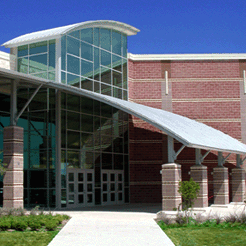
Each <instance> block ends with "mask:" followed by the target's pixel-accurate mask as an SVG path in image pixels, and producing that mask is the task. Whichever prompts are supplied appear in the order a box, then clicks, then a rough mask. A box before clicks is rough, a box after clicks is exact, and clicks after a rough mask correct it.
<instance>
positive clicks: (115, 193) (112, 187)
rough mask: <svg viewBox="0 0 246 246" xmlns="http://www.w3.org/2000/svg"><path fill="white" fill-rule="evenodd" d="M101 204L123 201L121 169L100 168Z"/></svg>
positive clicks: (120, 202)
mask: <svg viewBox="0 0 246 246" xmlns="http://www.w3.org/2000/svg"><path fill="white" fill-rule="evenodd" d="M101 180H102V205H111V204H122V203H124V199H123V197H124V188H123V184H124V175H123V171H118V170H102V179H101Z"/></svg>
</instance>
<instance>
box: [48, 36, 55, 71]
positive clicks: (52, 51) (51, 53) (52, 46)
mask: <svg viewBox="0 0 246 246" xmlns="http://www.w3.org/2000/svg"><path fill="white" fill-rule="evenodd" d="M55 57H56V42H55V40H50V41H49V70H54V69H55Z"/></svg>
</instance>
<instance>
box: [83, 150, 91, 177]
mask: <svg viewBox="0 0 246 246" xmlns="http://www.w3.org/2000/svg"><path fill="white" fill-rule="evenodd" d="M81 164H82V168H85V169H92V168H94V154H93V152H87V151H81ZM87 181H92V180H88V179H87Z"/></svg>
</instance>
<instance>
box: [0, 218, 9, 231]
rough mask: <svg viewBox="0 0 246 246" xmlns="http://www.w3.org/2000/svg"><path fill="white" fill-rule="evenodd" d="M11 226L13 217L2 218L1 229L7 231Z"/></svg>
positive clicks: (0, 221)
mask: <svg viewBox="0 0 246 246" xmlns="http://www.w3.org/2000/svg"><path fill="white" fill-rule="evenodd" d="M10 228H11V219H10V218H7V217H5V218H1V219H0V230H1V231H6V230H8V229H10Z"/></svg>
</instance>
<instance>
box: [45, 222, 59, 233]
mask: <svg viewBox="0 0 246 246" xmlns="http://www.w3.org/2000/svg"><path fill="white" fill-rule="evenodd" d="M57 225H58V224H57V221H56V220H50V221H47V222H46V224H45V228H46V229H47V231H54V230H55V229H56V228H57Z"/></svg>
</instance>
